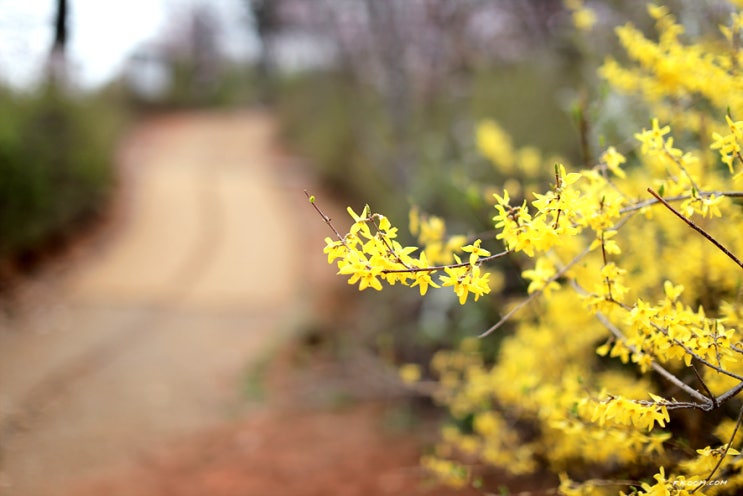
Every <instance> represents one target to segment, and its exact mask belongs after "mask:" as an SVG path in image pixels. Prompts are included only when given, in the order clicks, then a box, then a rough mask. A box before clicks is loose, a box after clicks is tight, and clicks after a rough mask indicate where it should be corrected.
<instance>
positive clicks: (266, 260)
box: [0, 112, 329, 495]
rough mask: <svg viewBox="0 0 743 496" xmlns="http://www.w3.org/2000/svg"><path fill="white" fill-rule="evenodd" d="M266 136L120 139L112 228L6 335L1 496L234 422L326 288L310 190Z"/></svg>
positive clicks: (169, 124) (191, 131) (60, 484)
mask: <svg viewBox="0 0 743 496" xmlns="http://www.w3.org/2000/svg"><path fill="white" fill-rule="evenodd" d="M273 132H274V126H273V123H272V121H271V119H270V118H269V117H268V116H267V115H265V114H262V113H260V112H242V113H232V114H185V115H176V116H171V117H165V118H158V119H155V120H152V121H150V122H147V123H145V124H144V125H142V126H140V127H138V128H137V129H136V130H135V131H134V132H133V133H132V134H131V136H129V138H128V139H127V140H126V142H125V144H124V147H123V150H122V157H123V158H122V160H123V165H124V170H125V171H126V176H127V178H128V180H127V182H128V184H129V186H130V187H128V188H127V191H129V192H130V198H129V200H128V201H127V202H126V204H127V208H126V209H125V211H124V215H123V218H122V219H121V221H120V225H119V226H117V228H116V229H114V230H112V231H111V232H110V235H109V236H108V238H107V239H106V240H105V243H103V244H102V245H101V246H100V249H99V250H98V251H97V252H95V253H92V254H89V255H86V257H85V261H84V262H83V263H81V264H79V265H76V266H75V267H74V268H72V269H71V270H69V271H68V272H67V273H66V274H65V275H64V277H63V278H62V280H61V281H58V282H57V283H55V290H54V291H53V295H52V297H50V298H46V299H45V303H44V305H43V306H41V307H39V306H35V307H33V308H32V309H31V310H29V311H25V312H21V313H20V314H19V315H17V316H15V317H14V318H12V319H10V320H8V321H7V322H4V323H2V324H0V457H1V458H0V494H3V495H5V494H7V495H11V494H12V495H36V494H40V495H41V494H44V495H53V494H67V493H66V492H65V490H64V489H63V488H65V487H66V486H65V484H66V483H67V482H68V481H71V480H78V479H80V478H81V477H85V476H87V475H89V474H94V473H96V472H97V471H99V470H101V469H103V468H106V467H111V466H114V465H116V464H118V463H124V462H126V461H127V460H131V459H132V458H133V457H134V458H136V457H137V456H138V455H139V456H144V454H145V453H147V452H148V451H149V450H151V449H152V448H153V446H157V445H159V444H162V443H165V442H167V441H169V440H172V439H177V438H180V437H182V436H183V435H185V434H187V433H192V432H195V431H197V430H200V429H204V428H207V427H209V426H216V425H219V424H220V423H224V422H225V421H227V420H229V419H230V418H234V417H235V415H236V414H237V413H238V410H239V408H240V405H241V404H242V403H241V399H240V397H239V392H238V391H239V388H238V387H237V384H239V381H240V380H241V377H242V375H243V374H244V372H245V367H246V364H249V363H250V362H251V361H255V360H257V359H258V358H259V357H261V356H262V355H263V354H264V353H265V352H266V351H267V350H268V348H269V347H270V346H272V345H273V344H275V343H276V342H277V341H278V340H279V339H280V336H281V334H282V332H283V331H284V330H286V329H287V328H288V327H290V325H291V323H292V320H293V319H296V318H299V316H300V315H301V314H302V312H303V311H304V310H305V309H303V306H302V302H303V301H306V298H305V297H306V296H307V294H308V293H309V292H311V291H312V287H311V285H312V284H315V283H316V281H317V277H319V276H320V274H321V272H320V271H317V270H315V269H314V268H313V267H317V264H316V263H315V262H316V261H317V257H315V259H314V262H310V261H309V259H308V258H307V256H308V253H311V252H314V251H315V250H316V249H317V248H318V247H320V246H321V244H320V243H321V237H322V236H323V235H324V232H322V231H321V230H318V229H315V228H314V227H317V225H318V224H317V223H316V219H314V218H313V217H311V216H312V213H311V212H310V211H309V209H307V208H305V207H306V201H305V200H304V197H303V195H302V189H303V188H305V187H308V184H307V182H306V178H305V177H303V176H302V174H301V173H300V172H299V171H298V170H297V169H296V168H294V167H293V166H292V164H291V163H290V162H287V160H286V158H285V157H281V156H280V155H278V154H277V151H276V150H275V149H274V148H272V146H273V145H272V143H273V141H272V135H273ZM309 219H312V222H313V223H314V224H313V228H312V229H309V228H308V227H305V224H306V223H307V222H308V220H309ZM326 274H329V272H327V271H326ZM132 494H134V493H132Z"/></svg>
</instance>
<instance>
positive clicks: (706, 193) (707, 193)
mask: <svg viewBox="0 0 743 496" xmlns="http://www.w3.org/2000/svg"><path fill="white" fill-rule="evenodd" d="M708 196H725V197H727V198H743V191H697V197H699V198H704V197H708ZM689 198H691V195H678V196H669V197H668V198H666V201H667V202H675V201H681V200H688V199H689ZM656 203H659V201H658V200H656V199H654V198H651V199H648V200H643V201H639V202H637V203H634V204H632V205H630V206H628V207H624V208H623V209H621V210H620V211H619V213H622V214H626V213H629V212H635V211H637V210H641V209H643V208H645V207H649V206H650V205H655V204H656Z"/></svg>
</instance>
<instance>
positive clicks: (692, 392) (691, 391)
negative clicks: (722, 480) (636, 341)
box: [575, 283, 715, 411]
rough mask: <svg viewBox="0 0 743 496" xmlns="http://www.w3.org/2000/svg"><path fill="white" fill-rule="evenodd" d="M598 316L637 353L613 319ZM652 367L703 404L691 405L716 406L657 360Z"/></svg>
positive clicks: (604, 324)
mask: <svg viewBox="0 0 743 496" xmlns="http://www.w3.org/2000/svg"><path fill="white" fill-rule="evenodd" d="M575 284H577V283H575ZM581 289H582V288H581ZM596 318H597V319H598V320H599V322H601V324H603V326H604V327H606V328H607V329H608V330H609V332H611V333H612V334H613V335H614V336H615V337H616V338H617V339H619V340H620V341H622V344H624V346H626V347H627V349H628V350H630V351H631V352H632V353H637V349H636V348H635V347H634V346H632V345H629V344H627V338H626V336H625V335H624V333H623V332H622V331H620V330H619V329H618V328H617V327H616V326H615V325H614V324H612V323H611V321H610V320H609V319H608V318H607V317H606V316H605V315H604V314H603V313H601V312H596ZM650 367H652V369H653V370H655V371H656V372H657V373H659V374H660V375H662V376H663V377H665V378H666V379H667V380H668V381H669V382H671V383H672V384H673V385H674V386H676V387H678V388H679V389H681V390H682V391H684V392H685V393H686V394H688V395H689V396H691V397H692V398H694V399H696V400H698V401H700V402H701V404H696V403H693V404H689V406H693V407H696V408H699V409H701V410H704V411H709V410H711V409H712V407H713V406H714V404H715V400H713V399H711V398H708V397H707V396H705V395H703V394H702V393H700V392H699V391H697V390H696V389H694V388H692V387H691V386H689V385H688V384H686V383H685V382H683V381H682V380H681V379H679V378H678V377H676V376H675V375H673V374H672V373H671V372H669V371H668V370H666V369H665V368H664V367H663V366H662V365H660V364H659V363H658V362H656V361H655V360H653V361H652V362H650Z"/></svg>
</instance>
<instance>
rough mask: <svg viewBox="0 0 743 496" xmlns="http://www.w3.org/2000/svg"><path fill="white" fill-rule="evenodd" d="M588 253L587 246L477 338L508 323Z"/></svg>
mask: <svg viewBox="0 0 743 496" xmlns="http://www.w3.org/2000/svg"><path fill="white" fill-rule="evenodd" d="M590 251H591V249H590V246H589V247H588V248H586V249H585V250H583V251H582V252H580V253H579V254H578V255H576V256H575V258H573V259H572V260H571V261H570V262H568V264H567V265H565V267H562V268H561V269H560V270H558V271H557V272H556V273H555V274H554V275H553V276H552V277H550V278H549V279H547V280H546V281H545V282H544V286H543V287H542V289H540V290H538V291H534V292H533V293H532V294H530V295H529V296H527V298H526V299H525V300H523V301H521V302H520V303H519V304H518V305H516V306H515V307H513V308H512V309H511V310H509V311H508V313H507V314H505V315H504V316H503V317H501V319H500V320H499V321H498V322H496V323H495V324H493V325H492V326H491V327H490V328H489V329H488V330H487V331H485V332H483V333H482V334H480V335H479V336H478V337H479V338H484V337H485V336H488V335H490V334H492V333H493V332H495V331H496V330H497V329H499V328H500V327H501V326H502V325H503V324H505V323H506V322H508V319H510V318H511V316H513V314H515V313H516V312H518V311H519V310H521V309H522V308H524V307H525V306H526V305H528V304H529V303H531V301H532V300H534V299H535V298H536V297H537V296H539V295H541V294H542V292H543V291H544V288H546V287H547V286H549V285H550V284H551V283H553V282H555V281H557V280H558V279H559V278H561V277H562V276H564V275H565V272H567V271H568V270H570V268H571V267H573V265H575V264H577V263H578V262H580V261H581V259H583V257H585V256H586V255H587V254H588V253H589V252H590Z"/></svg>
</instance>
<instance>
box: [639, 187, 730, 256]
mask: <svg viewBox="0 0 743 496" xmlns="http://www.w3.org/2000/svg"><path fill="white" fill-rule="evenodd" d="M648 193H650V194H651V195H653V196H654V197H655V198H656V199H657V200H658V201H659V202H661V203H662V204H663V206H664V207H666V208H667V209H668V210H670V211H671V212H673V214H674V215H675V216H676V217H678V218H679V219H681V220H683V221H684V222H685V223H686V225H688V226H689V227H691V228H692V229H694V230H695V231H696V232H698V233H699V234H701V235H702V236H704V238H706V239H707V241H709V242H710V243H712V244H713V245H715V247H717V249H719V250H720V251H721V252H723V253H724V254H725V255H727V256H728V258H730V259H731V260H732V261H733V262H735V263H736V264H738V266H739V267H740V268H742V269H743V262H741V260H740V259H739V258H738V257H736V256H735V255H734V254H733V253H732V252H731V251H730V250H728V249H727V248H725V247H724V246H723V245H722V244H721V243H720V242H719V241H717V240H716V239H715V238H713V237H712V236H711V235H710V234H708V233H707V231H705V230H704V229H702V228H701V227H699V226H698V225H696V224H695V223H694V222H693V221H692V220H691V219H688V218H687V217H685V216H684V215H683V214H682V213H681V212H679V211H678V210H676V209H675V208H673V207H672V206H671V204H669V203H668V202H667V201H666V200H664V199H663V198H661V197H660V195H659V194H658V193H656V192H655V191H653V189H652V188H648Z"/></svg>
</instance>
